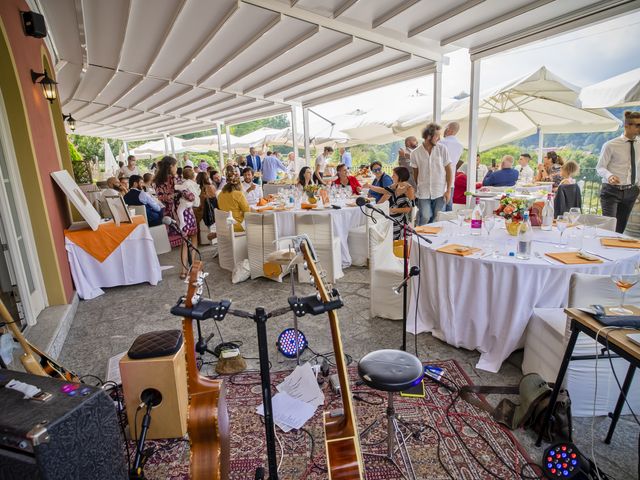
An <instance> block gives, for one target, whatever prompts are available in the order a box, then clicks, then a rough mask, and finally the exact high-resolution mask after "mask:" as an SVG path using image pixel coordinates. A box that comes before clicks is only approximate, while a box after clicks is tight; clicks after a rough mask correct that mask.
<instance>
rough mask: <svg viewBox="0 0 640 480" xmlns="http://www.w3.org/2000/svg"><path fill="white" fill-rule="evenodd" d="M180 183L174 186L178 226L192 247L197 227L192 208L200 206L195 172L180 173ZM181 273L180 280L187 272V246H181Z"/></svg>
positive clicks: (191, 169)
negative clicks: (176, 198)
mask: <svg viewBox="0 0 640 480" xmlns="http://www.w3.org/2000/svg"><path fill="white" fill-rule="evenodd" d="M182 178H183V181H182V183H179V184H176V186H175V190H176V193H178V195H179V199H178V208H177V211H176V213H177V216H178V226H179V227H180V230H181V231H182V234H183V235H184V236H185V237H188V238H189V240H190V241H191V244H192V245H193V246H194V247H197V246H198V226H197V224H196V217H195V214H194V213H193V207H198V206H200V187H199V186H198V184H197V183H196V182H195V181H194V180H193V179H194V178H195V172H194V171H193V168H185V169H184V170H183V171H182ZM181 255H182V265H183V267H182V272H181V273H180V278H181V279H184V278H186V277H187V270H186V268H185V265H186V264H187V246H186V245H185V244H184V243H183V244H182V250H181Z"/></svg>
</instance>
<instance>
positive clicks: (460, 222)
mask: <svg viewBox="0 0 640 480" xmlns="http://www.w3.org/2000/svg"><path fill="white" fill-rule="evenodd" d="M456 213H457V215H458V235H460V236H462V235H463V233H462V227H463V225H464V219H465V218H466V216H467V210H465V209H462V210H458V211H457V212H456Z"/></svg>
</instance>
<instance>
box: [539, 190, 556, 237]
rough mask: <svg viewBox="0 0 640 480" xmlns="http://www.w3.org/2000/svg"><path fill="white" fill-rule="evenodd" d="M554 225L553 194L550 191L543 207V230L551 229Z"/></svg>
mask: <svg viewBox="0 0 640 480" xmlns="http://www.w3.org/2000/svg"><path fill="white" fill-rule="evenodd" d="M552 226H553V195H552V194H551V193H549V194H548V195H547V201H546V202H545V203H544V207H543V208H542V225H541V226H540V229H541V230H551V227H552Z"/></svg>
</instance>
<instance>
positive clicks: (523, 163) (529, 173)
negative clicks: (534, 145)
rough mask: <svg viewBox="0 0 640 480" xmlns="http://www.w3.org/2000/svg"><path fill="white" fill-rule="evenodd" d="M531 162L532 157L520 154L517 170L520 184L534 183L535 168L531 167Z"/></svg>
mask: <svg viewBox="0 0 640 480" xmlns="http://www.w3.org/2000/svg"><path fill="white" fill-rule="evenodd" d="M530 161H531V155H529V154H528V153H522V154H520V158H518V163H519V165H518V167H517V168H516V170H517V171H518V182H521V183H525V184H526V183H533V177H534V173H533V168H531V167H530V166H529V162H530Z"/></svg>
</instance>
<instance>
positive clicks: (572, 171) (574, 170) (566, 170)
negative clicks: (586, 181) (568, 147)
mask: <svg viewBox="0 0 640 480" xmlns="http://www.w3.org/2000/svg"><path fill="white" fill-rule="evenodd" d="M579 172H580V167H579V166H578V164H577V163H576V162H574V161H573V160H569V161H568V162H567V163H565V164H564V165H562V167H560V174H561V175H562V181H561V182H560V185H573V184H574V183H576V179H575V178H573V177H574V176H576V175H578V173H579Z"/></svg>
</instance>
